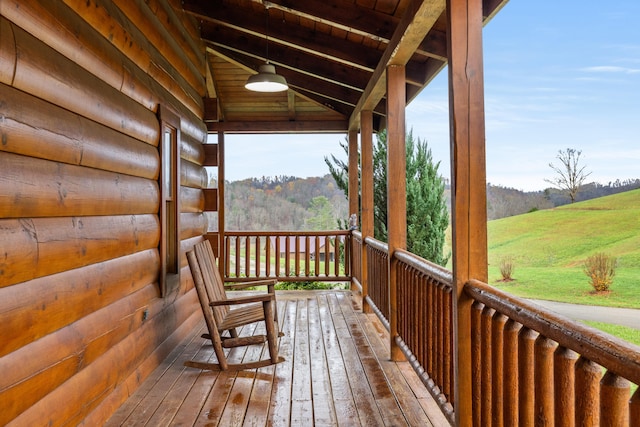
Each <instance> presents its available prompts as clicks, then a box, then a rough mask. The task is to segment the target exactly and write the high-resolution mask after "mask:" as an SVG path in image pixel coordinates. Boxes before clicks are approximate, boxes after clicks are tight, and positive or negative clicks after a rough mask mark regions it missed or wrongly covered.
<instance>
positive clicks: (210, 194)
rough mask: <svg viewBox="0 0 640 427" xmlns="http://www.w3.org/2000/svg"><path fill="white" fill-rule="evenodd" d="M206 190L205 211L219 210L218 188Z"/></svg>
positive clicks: (204, 190)
mask: <svg viewBox="0 0 640 427" xmlns="http://www.w3.org/2000/svg"><path fill="white" fill-rule="evenodd" d="M202 191H203V192H204V211H205V212H217V210H218V189H217V188H205V189H203V190H202Z"/></svg>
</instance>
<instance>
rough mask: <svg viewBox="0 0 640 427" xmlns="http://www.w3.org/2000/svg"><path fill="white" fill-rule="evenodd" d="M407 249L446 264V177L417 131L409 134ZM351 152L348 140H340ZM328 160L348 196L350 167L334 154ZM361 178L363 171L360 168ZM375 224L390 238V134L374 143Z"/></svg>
mask: <svg viewBox="0 0 640 427" xmlns="http://www.w3.org/2000/svg"><path fill="white" fill-rule="evenodd" d="M405 144H406V151H407V159H406V178H407V184H406V185H407V249H408V250H409V251H411V252H412V253H414V254H416V255H419V256H421V257H423V258H425V259H427V260H429V261H432V262H434V263H436V264H439V265H445V264H446V263H447V262H448V260H449V254H446V255H445V254H444V253H443V251H444V243H445V232H446V229H447V226H448V225H449V212H448V210H447V206H446V200H445V197H444V187H445V183H444V180H443V179H442V177H441V176H440V175H438V167H439V166H440V162H437V163H434V162H433V158H432V155H431V150H430V149H429V148H428V146H427V142H426V141H424V142H423V141H421V140H420V139H419V138H418V139H417V140H416V139H414V137H413V131H410V132H409V133H408V134H407V136H406V141H405ZM340 146H341V147H342V148H343V150H344V151H345V153H348V150H349V147H348V143H347V142H346V141H345V142H343V143H340ZM325 163H326V164H327V166H328V167H329V172H330V173H331V175H332V176H333V178H334V179H335V181H336V184H337V185H338V187H339V188H341V189H342V190H343V191H344V192H345V194H347V195H348V182H349V179H348V176H349V166H348V164H347V163H345V162H344V161H342V160H340V159H337V158H336V157H335V156H333V155H332V156H331V159H329V158H326V157H325ZM358 179H360V171H358ZM373 205H374V206H373V212H374V213H373V216H374V218H373V223H374V237H375V238H376V239H378V240H381V241H384V242H386V241H387V135H386V132H380V133H378V135H377V138H376V141H375V142H374V144H373Z"/></svg>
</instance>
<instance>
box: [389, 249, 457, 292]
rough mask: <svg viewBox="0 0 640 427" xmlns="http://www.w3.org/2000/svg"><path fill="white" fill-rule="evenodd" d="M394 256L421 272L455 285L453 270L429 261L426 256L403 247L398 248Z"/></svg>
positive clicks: (448, 284)
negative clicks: (421, 256) (420, 255)
mask: <svg viewBox="0 0 640 427" xmlns="http://www.w3.org/2000/svg"><path fill="white" fill-rule="evenodd" d="M394 256H395V257H396V258H397V259H398V261H400V262H403V263H404V264H407V265H409V266H411V267H413V268H415V269H416V270H418V271H420V272H423V273H424V274H426V275H427V276H429V277H431V278H433V279H435V280H437V281H438V282H440V283H443V284H445V285H447V286H453V273H451V271H449V270H447V269H446V268H444V267H442V266H440V265H438V264H434V263H432V262H429V261H427V260H425V259H424V258H420V257H419V256H417V255H415V254H412V253H411V252H409V251H405V250H403V249H397V250H396V252H395V254H394Z"/></svg>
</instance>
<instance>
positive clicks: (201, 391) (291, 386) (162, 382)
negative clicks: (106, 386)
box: [106, 291, 449, 427]
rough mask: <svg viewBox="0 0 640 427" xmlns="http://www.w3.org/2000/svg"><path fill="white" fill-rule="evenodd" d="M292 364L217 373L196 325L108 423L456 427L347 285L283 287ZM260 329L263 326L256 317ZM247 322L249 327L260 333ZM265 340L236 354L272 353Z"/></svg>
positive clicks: (234, 357) (237, 357)
mask: <svg viewBox="0 0 640 427" xmlns="http://www.w3.org/2000/svg"><path fill="white" fill-rule="evenodd" d="M277 299H278V316H279V320H280V325H279V326H280V329H281V331H282V332H283V333H284V336H283V337H282V338H280V347H279V351H280V355H281V356H283V357H284V358H285V361H284V362H283V363H280V364H278V365H275V366H268V367H265V368H260V369H257V370H256V369H254V370H247V371H240V372H210V371H202V370H199V369H194V368H187V367H184V366H183V363H184V361H185V360H191V359H193V360H199V361H209V360H212V361H215V355H214V353H213V348H212V347H211V345H210V344H209V343H208V342H207V341H206V340H204V339H202V338H200V334H202V333H203V332H205V331H206V328H205V326H204V321H203V322H202V323H201V326H200V327H199V328H196V329H195V330H194V332H193V334H192V335H191V336H190V337H189V338H188V339H187V340H185V341H184V342H183V343H182V344H181V345H180V346H178V347H177V348H176V349H175V350H174V352H172V354H171V355H170V356H169V357H168V358H167V359H166V360H165V361H164V362H163V363H162V364H161V365H160V366H159V367H158V368H157V369H156V370H155V371H154V372H153V373H152V374H151V375H150V377H149V378H148V379H147V380H146V381H145V382H144V383H143V384H142V386H141V387H140V388H139V389H138V390H137V391H136V392H135V393H134V394H133V395H132V396H131V397H130V398H129V400H127V402H125V404H124V405H122V406H121V407H120V408H119V409H118V410H117V411H116V413H115V414H114V415H113V416H112V417H111V419H110V420H109V421H108V422H107V424H106V425H107V426H121V425H126V426H146V425H148V426H154V427H155V426H225V427H226V426H367V427H368V426H407V425H408V426H431V425H433V426H448V425H449V424H448V422H447V421H446V419H445V418H444V416H442V414H441V413H440V411H439V409H438V408H437V406H436V404H435V402H434V401H433V399H432V398H431V395H430V394H429V393H428V391H427V390H426V389H425V388H424V387H423V386H422V384H421V383H420V381H419V380H418V378H417V376H416V375H415V374H414V372H413V370H412V368H411V367H410V366H409V364H408V363H407V362H399V363H397V362H392V361H390V360H389V351H388V334H387V332H386V330H385V329H384V327H383V326H382V325H381V324H380V323H379V322H378V320H377V318H376V317H375V315H372V314H363V313H362V312H361V311H359V310H360V302H359V300H358V298H357V297H353V296H352V295H351V293H350V292H348V291H284V292H278V294H277ZM254 328H255V326H254ZM252 332H253V330H252V329H250V328H249V329H245V330H243V331H241V335H244V334H250V333H252ZM265 352H266V349H265V348H264V346H263V345H254V346H248V347H244V348H236V349H232V350H230V352H229V356H228V357H229V361H230V362H232V363H238V362H242V361H252V360H257V359H259V358H263V357H266V356H265V354H266V353H265Z"/></svg>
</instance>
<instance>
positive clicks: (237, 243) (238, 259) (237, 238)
mask: <svg viewBox="0 0 640 427" xmlns="http://www.w3.org/2000/svg"><path fill="white" fill-rule="evenodd" d="M235 249H236V277H240V236H236V238H235Z"/></svg>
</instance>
